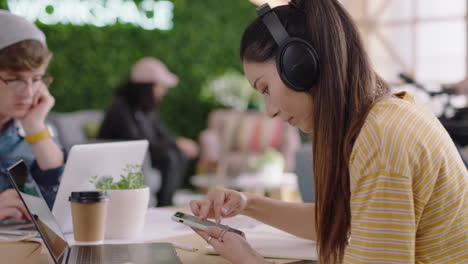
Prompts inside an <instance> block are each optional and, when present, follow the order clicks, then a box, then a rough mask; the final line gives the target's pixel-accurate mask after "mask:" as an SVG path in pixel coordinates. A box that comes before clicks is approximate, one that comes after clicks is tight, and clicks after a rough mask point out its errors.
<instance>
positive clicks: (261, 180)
mask: <svg viewBox="0 0 468 264" xmlns="http://www.w3.org/2000/svg"><path fill="white" fill-rule="evenodd" d="M191 183H192V184H193V185H194V186H195V187H198V188H200V189H201V190H202V191H203V190H207V189H210V188H212V187H215V186H223V187H226V188H231V189H237V190H242V191H247V192H252V193H257V194H261V195H264V194H265V193H268V195H269V197H271V198H275V199H279V200H283V201H291V202H300V201H301V200H302V199H301V198H300V194H299V191H298V185H297V175H296V174H295V173H284V174H283V175H282V177H277V178H276V179H270V178H267V177H261V176H259V175H258V174H252V173H242V174H240V175H238V176H224V175H217V174H208V175H194V176H193V177H192V178H191Z"/></svg>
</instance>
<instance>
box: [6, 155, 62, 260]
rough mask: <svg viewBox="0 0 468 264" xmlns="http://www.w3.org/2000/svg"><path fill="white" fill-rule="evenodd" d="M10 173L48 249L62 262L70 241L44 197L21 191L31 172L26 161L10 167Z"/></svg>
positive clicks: (54, 257) (12, 181)
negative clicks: (66, 238)
mask: <svg viewBox="0 0 468 264" xmlns="http://www.w3.org/2000/svg"><path fill="white" fill-rule="evenodd" d="M8 174H9V176H10V177H9V178H10V181H11V183H12V185H13V187H14V188H15V189H16V191H17V192H18V194H19V195H20V197H21V199H22V200H23V203H24V205H25V207H26V210H27V211H28V213H29V215H30V216H31V218H32V219H34V220H33V222H34V224H35V225H36V228H37V229H38V231H39V233H40V234H41V237H42V239H43V240H44V243H45V244H46V246H47V249H48V250H49V252H50V253H51V254H52V257H53V259H54V261H55V262H56V263H60V262H61V261H62V258H63V257H64V253H65V250H66V249H67V248H68V243H67V242H66V240H65V237H64V236H63V233H62V231H61V230H60V227H59V225H58V224H57V221H56V220H55V218H54V216H53V215H52V212H51V211H50V209H49V207H48V206H47V203H46V201H45V200H44V198H42V197H39V196H33V195H29V194H26V193H24V192H22V191H21V190H24V189H23V188H24V182H25V180H24V179H26V177H27V176H28V174H29V170H28V168H27V166H26V164H25V163H24V161H22V160H21V161H19V162H17V163H16V164H15V165H13V166H11V167H10V168H8Z"/></svg>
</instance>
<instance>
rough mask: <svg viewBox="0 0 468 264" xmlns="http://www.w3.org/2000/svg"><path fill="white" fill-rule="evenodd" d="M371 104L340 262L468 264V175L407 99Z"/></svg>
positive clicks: (428, 117) (356, 153)
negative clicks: (349, 228)
mask: <svg viewBox="0 0 468 264" xmlns="http://www.w3.org/2000/svg"><path fill="white" fill-rule="evenodd" d="M398 96H399V97H400V98H398V97H392V98H388V99H384V100H381V101H380V102H378V103H377V104H375V105H374V106H373V107H372V109H371V111H370V113H369V115H368V117H367V119H366V121H365V123H364V126H363V127H362V129H361V132H360V134H359V136H358V138H357V140H356V143H355V145H354V147H353V151H352V154H351V158H350V179H351V184H350V188H351V217H352V219H351V239H350V241H349V245H348V247H347V248H346V252H345V258H344V262H345V263H468V214H467V210H468V172H467V169H466V167H465V165H464V164H463V161H462V160H461V158H460V156H459V154H458V152H457V149H456V147H455V145H454V144H453V142H452V140H451V138H450V136H449V135H448V133H447V132H446V131H445V129H444V128H443V126H442V125H441V123H440V122H439V121H438V119H437V118H436V117H435V116H434V115H433V114H432V113H430V112H429V111H428V110H427V109H425V108H424V107H423V106H421V105H418V104H416V103H415V102H414V100H413V98H412V97H411V96H410V95H409V94H406V93H401V94H398Z"/></svg>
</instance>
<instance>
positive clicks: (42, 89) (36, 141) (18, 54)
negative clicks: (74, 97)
mask: <svg viewBox="0 0 468 264" xmlns="http://www.w3.org/2000/svg"><path fill="white" fill-rule="evenodd" d="M51 58H52V53H51V52H50V51H49V50H48V49H47V45H46V40H45V36H44V34H43V33H42V31H40V30H39V29H38V28H37V27H36V26H35V25H34V24H32V23H30V22H28V21H27V20H25V19H23V18H21V17H19V16H16V15H13V14H11V13H9V12H7V11H5V10H0V192H1V193H0V220H4V219H8V218H15V219H23V218H27V214H26V212H25V209H24V207H23V205H22V203H21V201H20V200H19V197H18V195H17V194H16V192H15V191H14V190H11V186H10V183H9V181H8V178H7V174H6V173H7V172H6V169H7V168H8V167H10V166H12V165H13V164H15V163H16V162H17V161H19V160H21V159H22V160H24V161H25V163H26V165H27V167H28V169H29V172H30V176H28V177H29V178H28V179H27V181H26V187H29V188H27V189H28V190H29V191H30V192H31V193H32V194H36V195H41V194H42V195H43V196H44V198H45V199H46V201H47V203H48V205H49V207H51V206H52V204H53V202H54V199H55V191H56V188H57V186H58V184H59V180H60V176H61V174H62V171H63V164H64V160H65V155H64V152H63V151H62V149H61V147H60V145H59V144H58V142H57V141H55V140H54V139H53V137H52V133H51V131H50V130H49V128H48V127H47V126H46V124H45V118H46V116H47V114H48V113H49V111H50V109H51V108H52V107H53V105H54V103H55V101H54V98H53V97H52V95H51V94H50V93H49V90H48V85H49V84H50V83H51V81H52V79H51V77H50V76H48V75H47V74H46V70H47V67H48V65H49V62H50V59H51ZM38 190H40V191H38Z"/></svg>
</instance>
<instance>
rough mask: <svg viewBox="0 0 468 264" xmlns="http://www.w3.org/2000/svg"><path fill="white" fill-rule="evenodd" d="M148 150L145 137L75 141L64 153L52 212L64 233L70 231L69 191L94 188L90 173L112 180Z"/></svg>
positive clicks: (139, 161) (135, 163) (141, 161)
mask: <svg viewBox="0 0 468 264" xmlns="http://www.w3.org/2000/svg"><path fill="white" fill-rule="evenodd" d="M147 151H148V141H147V140H132V141H119V142H109V143H97V144H83V145H75V146H73V147H72V148H71V150H70V153H69V154H68V158H67V163H66V164H65V169H64V171H63V175H62V178H61V180H60V186H59V189H58V191H57V196H56V199H55V202H54V206H53V208H52V213H53V214H54V216H55V219H56V220H57V222H58V224H59V226H60V229H61V230H62V231H63V233H65V234H71V233H72V232H73V227H72V217H71V209H70V202H68V197H69V196H70V194H71V192H74V191H81V190H91V189H94V188H95V187H94V185H93V184H92V183H91V182H90V180H91V177H92V176H102V175H107V176H112V177H114V181H115V182H116V181H118V180H120V175H121V174H122V171H123V169H124V168H125V167H126V165H127V164H131V165H142V164H143V160H144V158H145V154H146V152H147Z"/></svg>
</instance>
